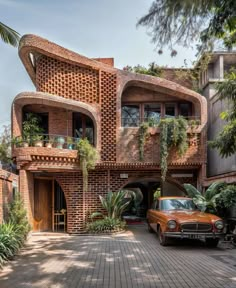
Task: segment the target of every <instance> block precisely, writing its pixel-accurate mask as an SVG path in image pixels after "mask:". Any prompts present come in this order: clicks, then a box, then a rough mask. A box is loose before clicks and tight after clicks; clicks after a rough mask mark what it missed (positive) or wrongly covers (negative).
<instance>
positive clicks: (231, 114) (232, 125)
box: [209, 69, 236, 157]
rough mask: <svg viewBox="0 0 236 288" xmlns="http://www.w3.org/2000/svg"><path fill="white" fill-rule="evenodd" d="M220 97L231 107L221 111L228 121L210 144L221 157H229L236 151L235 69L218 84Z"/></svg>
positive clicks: (222, 116)
mask: <svg viewBox="0 0 236 288" xmlns="http://www.w3.org/2000/svg"><path fill="white" fill-rule="evenodd" d="M217 90H218V93H219V96H220V99H221V100H223V101H224V102H225V103H226V102H228V104H229V109H228V111H224V112H223V113H221V118H222V119H223V120H224V121H226V125H224V127H223V129H222V130H221V132H220V133H219V135H218V136H217V137H216V139H214V140H213V141H209V146H210V147H211V148H215V149H217V150H218V152H219V154H220V155H221V157H229V156H231V155H233V154H234V153H236V70H235V69H233V70H231V71H230V73H229V74H228V75H226V81H223V82H220V83H218V84H217Z"/></svg>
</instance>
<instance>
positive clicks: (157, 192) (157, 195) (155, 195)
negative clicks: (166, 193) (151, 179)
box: [153, 188, 161, 200]
mask: <svg viewBox="0 0 236 288" xmlns="http://www.w3.org/2000/svg"><path fill="white" fill-rule="evenodd" d="M160 197H161V188H157V189H156V191H155V192H154V194H153V199H154V200H157V199H158V198H160Z"/></svg>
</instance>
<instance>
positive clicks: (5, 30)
mask: <svg viewBox="0 0 236 288" xmlns="http://www.w3.org/2000/svg"><path fill="white" fill-rule="evenodd" d="M0 37H1V38H2V40H3V42H5V43H7V44H10V45H12V46H14V47H17V46H18V43H19V40H20V34H19V33H18V32H16V31H15V30H13V29H12V28H10V27H8V26H7V25H5V24H3V23H2V22H0Z"/></svg>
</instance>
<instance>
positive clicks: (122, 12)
mask: <svg viewBox="0 0 236 288" xmlns="http://www.w3.org/2000/svg"><path fill="white" fill-rule="evenodd" d="M152 1H153V0H40V1H39V0H0V22H2V23H4V24H6V25H8V26H10V27H11V28H13V29H15V30H16V31H17V32H19V33H20V34H21V35H24V34H36V35H39V36H41V37H43V38H46V39H48V40H49V41H51V42H54V43H56V44H58V45H61V46H63V47H65V48H67V49H70V50H72V51H74V52H77V53H79V54H81V55H84V56H87V57H91V58H98V57H113V58H114V59H115V67H117V68H120V69H122V68H123V67H125V66H126V65H131V66H134V65H137V64H140V65H143V66H148V64H149V63H151V62H153V61H154V62H155V63H157V64H158V65H161V66H162V65H163V66H169V67H181V66H183V65H184V60H185V59H186V60H187V63H188V64H189V65H190V66H191V63H192V61H194V60H195V54H196V51H195V50H194V49H193V48H189V49H187V48H183V47H175V48H176V50H177V51H178V54H177V56H176V57H174V58H171V56H170V51H168V49H164V50H163V51H164V53H163V54H162V55H159V54H158V53H157V50H156V49H155V45H154V44H153V43H151V37H150V36H149V35H148V34H147V30H146V29H145V28H144V27H138V28H137V27H136V23H137V21H138V19H139V18H140V17H141V16H143V15H144V14H145V13H146V12H147V11H148V9H149V7H150V5H151V3H152ZM25 91H35V87H34V85H33V84H32V82H31V80H30V78H29V76H28V74H27V73H26V70H25V68H24V66H23V64H22V63H21V61H20V59H19V56H18V51H17V48H13V47H11V46H9V45H6V44H4V43H3V42H2V41H0V127H1V126H2V125H6V124H9V123H10V114H11V103H12V101H13V99H14V97H15V96H16V95H17V94H18V93H20V92H25Z"/></svg>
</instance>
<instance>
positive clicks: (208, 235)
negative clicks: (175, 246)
mask: <svg viewBox="0 0 236 288" xmlns="http://www.w3.org/2000/svg"><path fill="white" fill-rule="evenodd" d="M163 234H164V235H165V236H166V237H171V238H180V239H205V238H220V237H223V236H224V233H220V232H217V233H214V232H211V233H200V232H164V233H163Z"/></svg>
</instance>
